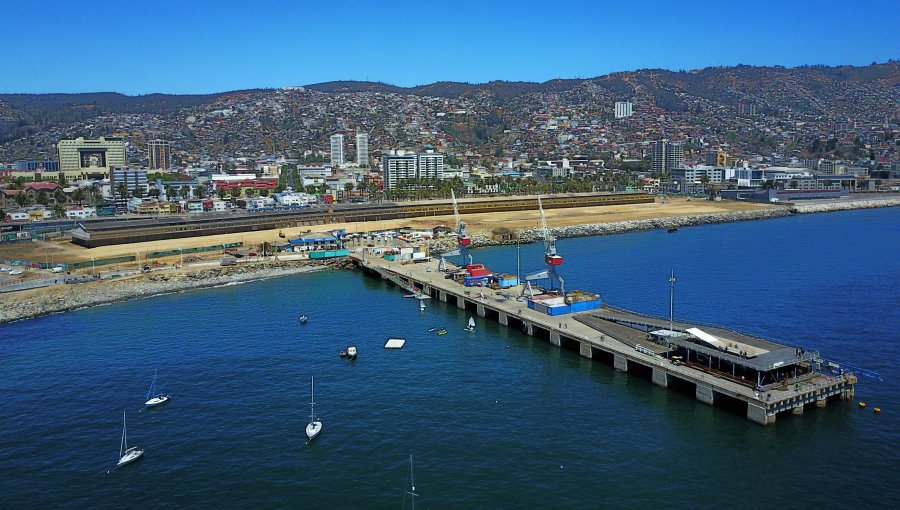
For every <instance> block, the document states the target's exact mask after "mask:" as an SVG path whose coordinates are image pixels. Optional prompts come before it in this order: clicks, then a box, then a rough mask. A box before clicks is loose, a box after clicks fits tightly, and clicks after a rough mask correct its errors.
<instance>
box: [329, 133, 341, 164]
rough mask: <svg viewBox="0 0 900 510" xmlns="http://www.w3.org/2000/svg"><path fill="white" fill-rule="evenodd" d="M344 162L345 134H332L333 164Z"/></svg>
mask: <svg viewBox="0 0 900 510" xmlns="http://www.w3.org/2000/svg"><path fill="white" fill-rule="evenodd" d="M343 164H344V135H331V166H341V165H343Z"/></svg>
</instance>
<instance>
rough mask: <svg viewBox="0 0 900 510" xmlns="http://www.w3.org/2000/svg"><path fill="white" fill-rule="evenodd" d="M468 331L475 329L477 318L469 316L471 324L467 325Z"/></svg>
mask: <svg viewBox="0 0 900 510" xmlns="http://www.w3.org/2000/svg"><path fill="white" fill-rule="evenodd" d="M466 331H475V318H474V317H469V324H468V325H467V326H466Z"/></svg>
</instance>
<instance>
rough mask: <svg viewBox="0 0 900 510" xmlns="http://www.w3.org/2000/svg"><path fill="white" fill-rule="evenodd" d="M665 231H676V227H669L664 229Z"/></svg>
mask: <svg viewBox="0 0 900 510" xmlns="http://www.w3.org/2000/svg"><path fill="white" fill-rule="evenodd" d="M666 232H668V233H670V234H671V233H673V232H678V227H669V228H667V229H666Z"/></svg>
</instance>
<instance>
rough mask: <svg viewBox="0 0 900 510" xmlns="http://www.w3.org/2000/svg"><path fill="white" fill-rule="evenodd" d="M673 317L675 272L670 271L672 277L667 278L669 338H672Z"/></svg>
mask: <svg viewBox="0 0 900 510" xmlns="http://www.w3.org/2000/svg"><path fill="white" fill-rule="evenodd" d="M674 317H675V270H674V269H673V270H672V275H671V276H669V337H670V338H671V336H672V330H673V327H672V326H673V323H674V322H675V320H674Z"/></svg>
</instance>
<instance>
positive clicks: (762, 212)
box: [0, 197, 900, 325]
mask: <svg viewBox="0 0 900 510" xmlns="http://www.w3.org/2000/svg"><path fill="white" fill-rule="evenodd" d="M897 206H900V197H897V198H885V199H876V200H852V201H845V202H834V203H815V204H785V205H783V206H779V207H774V208H767V209H758V210H751V211H735V212H723V213H712V214H698V215H683V216H671V217H663V218H648V219H642V220H626V221H616V222H607V223H592V224H581V225H570V226H564V227H554V228H552V229H551V231H552V233H553V235H554V236H556V237H557V238H558V239H564V238H571V237H588V236H597V235H614V234H623V233H627V232H635V231H641V230H653V229H672V228H678V227H686V226H697V225H708V224H715V223H731V222H737V221H752V220H764V219H773V218H783V217H787V216H792V215H794V214H812V213H822V212H834V211H847V210H854V209H870V208H879V207H897ZM515 234H517V236H513V237H512V238H511V239H505V240H497V239H492V238H490V237H489V236H487V235H485V234H481V233H476V234H473V235H472V238H473V248H477V247H486V246H500V245H510V244H516V243H517V242H520V243H523V244H527V243H533V242H537V241H540V240H541V239H542V233H541V231H540V229H537V228H528V229H518V230H516V231H515ZM455 247H456V245H455V239H454V238H451V237H444V238H439V239H434V240H432V241H430V242H429V250H430V252H431V253H432V254H439V253H442V252H445V251H450V250H452V249H455ZM347 267H349V266H348V262H346V261H343V260H332V261H311V260H301V261H279V260H269V261H264V262H259V263H244V264H240V265H237V266H228V267H220V266H215V267H208V268H203V269H192V270H188V269H181V270H173V271H158V272H153V273H150V274H145V275H136V276H133V277H126V278H121V279H113V280H103V281H95V282H90V283H86V284H81V285H64V286H53V287H45V288H42V289H34V290H31V291H22V292H15V293H8V294H0V325H2V324H4V323H7V322H13V321H18V320H24V319H31V318H36V317H41V316H44V315H50V314H54V313H60V312H67V311H72V310H77V309H81V308H87V307H91V306H99V305H105V304H111V303H117V302H121V301H127V300H131V299H139V298H145V297H151V296H157V295H161V294H170V293H174V292H185V291H189V290H196V289H205V288H210V287H220V286H224V285H229V284H235V283H245V282H250V281H255V280H263V279H269V278H275V277H279V276H290V275H295V274H300V273H306V272H311V271H320V270H327V269H343V268H347Z"/></svg>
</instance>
